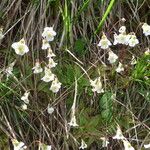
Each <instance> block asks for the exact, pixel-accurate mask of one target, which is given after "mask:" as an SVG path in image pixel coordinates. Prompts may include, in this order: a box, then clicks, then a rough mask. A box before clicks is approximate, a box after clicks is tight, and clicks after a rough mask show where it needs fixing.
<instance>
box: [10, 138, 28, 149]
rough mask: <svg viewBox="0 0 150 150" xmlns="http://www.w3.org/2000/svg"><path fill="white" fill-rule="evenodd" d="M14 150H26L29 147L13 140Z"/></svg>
mask: <svg viewBox="0 0 150 150" xmlns="http://www.w3.org/2000/svg"><path fill="white" fill-rule="evenodd" d="M12 144H13V146H14V150H25V149H26V148H27V146H26V145H25V144H24V143H23V142H18V141H17V140H16V139H12Z"/></svg>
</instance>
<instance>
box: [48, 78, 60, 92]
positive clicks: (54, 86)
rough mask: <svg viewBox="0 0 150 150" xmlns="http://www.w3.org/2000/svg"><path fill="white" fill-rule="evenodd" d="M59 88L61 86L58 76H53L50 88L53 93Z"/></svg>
mask: <svg viewBox="0 0 150 150" xmlns="http://www.w3.org/2000/svg"><path fill="white" fill-rule="evenodd" d="M60 88H61V83H60V82H59V81H58V78H57V77H55V79H54V80H53V81H52V84H51V87H50V90H51V91H52V92H53V93H57V92H58V91H59V89H60Z"/></svg>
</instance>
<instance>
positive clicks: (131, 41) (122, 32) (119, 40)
mask: <svg viewBox="0 0 150 150" xmlns="http://www.w3.org/2000/svg"><path fill="white" fill-rule="evenodd" d="M138 43H139V40H138V39H137V37H136V35H135V33H134V32H133V33H129V34H127V33H126V27H125V26H121V27H120V28H119V34H116V33H114V43H113V45H117V44H123V45H129V46H130V47H134V46H136V45H137V44H138Z"/></svg>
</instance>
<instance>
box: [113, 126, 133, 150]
mask: <svg viewBox="0 0 150 150" xmlns="http://www.w3.org/2000/svg"><path fill="white" fill-rule="evenodd" d="M113 139H116V140H121V141H122V142H123V145H124V149H125V150H135V149H134V147H132V145H131V144H130V142H129V141H128V140H127V139H126V138H125V137H124V136H123V134H122V131H121V129H120V127H119V125H118V127H117V131H116V135H115V136H114V137H113Z"/></svg>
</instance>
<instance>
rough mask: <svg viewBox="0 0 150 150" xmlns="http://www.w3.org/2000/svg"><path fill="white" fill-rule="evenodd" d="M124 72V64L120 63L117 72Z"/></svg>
mask: <svg viewBox="0 0 150 150" xmlns="http://www.w3.org/2000/svg"><path fill="white" fill-rule="evenodd" d="M122 71H124V68H123V66H122V63H120V62H119V65H118V67H117V68H116V72H118V73H120V72H122Z"/></svg>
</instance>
